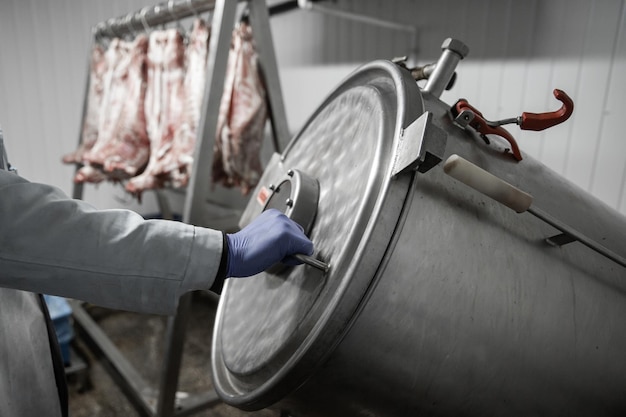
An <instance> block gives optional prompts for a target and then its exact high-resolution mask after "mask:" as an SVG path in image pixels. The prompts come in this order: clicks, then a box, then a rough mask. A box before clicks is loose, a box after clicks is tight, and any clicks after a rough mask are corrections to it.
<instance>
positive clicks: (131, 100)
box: [84, 35, 150, 179]
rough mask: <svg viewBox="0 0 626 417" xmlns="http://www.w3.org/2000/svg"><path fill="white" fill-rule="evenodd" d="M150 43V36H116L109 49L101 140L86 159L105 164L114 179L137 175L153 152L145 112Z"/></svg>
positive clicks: (103, 166)
mask: <svg viewBox="0 0 626 417" xmlns="http://www.w3.org/2000/svg"><path fill="white" fill-rule="evenodd" d="M147 46H148V38H147V37H146V36H145V35H139V36H137V38H135V40H134V41H132V42H127V41H123V40H120V39H113V40H112V41H111V45H110V46H109V49H108V50H107V62H108V63H111V64H112V65H111V68H109V70H108V71H107V76H108V77H109V80H107V82H106V83H105V87H108V88H107V89H106V90H105V94H104V97H103V100H102V108H103V112H102V115H101V117H100V123H99V124H98V140H97V141H96V143H95V144H94V146H93V148H92V149H91V150H90V151H89V152H87V153H86V154H85V156H84V160H85V162H88V163H89V164H91V165H92V166H96V167H102V170H103V171H104V172H105V173H107V175H108V176H109V177H111V178H113V179H121V178H128V177H132V176H133V175H135V174H136V173H137V172H138V171H139V170H140V169H141V168H143V167H144V166H145V164H146V162H147V161H148V157H149V154H150V142H149V140H148V136H147V133H146V120H145V113H144V94H145V72H146V65H145V60H146V50H147ZM109 55H110V56H109Z"/></svg>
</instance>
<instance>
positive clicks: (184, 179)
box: [164, 19, 210, 188]
mask: <svg viewBox="0 0 626 417" xmlns="http://www.w3.org/2000/svg"><path fill="white" fill-rule="evenodd" d="M209 36H210V28H209V27H208V26H207V25H206V23H205V22H204V21H203V20H201V19H196V20H195V21H194V24H193V29H192V31H191V34H190V35H189V43H188V45H187V49H186V51H185V60H186V73H185V82H184V89H185V101H184V109H183V118H182V121H181V124H180V125H179V126H178V128H177V129H176V132H175V134H174V144H173V147H172V150H171V154H172V158H171V163H172V165H171V166H166V167H164V170H165V171H166V172H167V174H166V175H167V176H168V179H169V182H170V184H169V185H171V186H172V187H174V188H178V187H184V186H186V185H187V183H188V182H189V175H190V174H191V166H192V164H193V155H194V151H195V145H196V138H197V134H198V123H199V121H200V111H201V109H202V100H203V97H204V90H205V78H206V60H207V53H208V48H209Z"/></svg>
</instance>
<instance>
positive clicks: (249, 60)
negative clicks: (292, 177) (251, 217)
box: [212, 23, 268, 194]
mask: <svg viewBox="0 0 626 417" xmlns="http://www.w3.org/2000/svg"><path fill="white" fill-rule="evenodd" d="M265 96H266V93H265V87H264V85H263V82H262V79H261V76H260V73H259V68H258V57H257V53H256V51H255V49H254V45H253V39H252V32H251V28H250V26H249V25H248V24H246V23H241V24H239V25H238V27H237V28H236V29H235V31H234V33H233V42H232V45H231V51H230V54H229V57H228V68H227V76H226V82H225V86H224V93H223V96H222V102H221V103H220V113H219V117H218V124H217V137H216V141H215V147H214V156H213V169H212V171H213V173H212V177H213V182H214V183H221V184H222V185H224V186H226V187H234V186H238V187H240V188H241V191H242V193H244V194H247V193H248V192H249V191H250V190H251V189H253V188H254V187H255V185H256V184H257V182H258V180H259V178H260V176H261V174H262V167H261V160H260V153H261V145H262V142H263V135H264V127H265V121H266V119H267V114H268V110H267V102H266V97H265Z"/></svg>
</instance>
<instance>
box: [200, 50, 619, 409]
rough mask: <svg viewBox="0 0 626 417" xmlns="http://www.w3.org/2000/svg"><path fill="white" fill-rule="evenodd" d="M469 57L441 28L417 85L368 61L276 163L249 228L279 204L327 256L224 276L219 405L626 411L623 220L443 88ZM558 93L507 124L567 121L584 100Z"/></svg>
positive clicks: (216, 367)
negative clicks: (441, 38) (552, 102)
mask: <svg viewBox="0 0 626 417" xmlns="http://www.w3.org/2000/svg"><path fill="white" fill-rule="evenodd" d="M465 53H467V50H466V47H465V46H464V45H463V44H462V43H460V42H458V41H454V40H448V41H446V42H445V43H444V53H443V54H442V57H441V58H440V60H439V61H438V62H437V64H436V67H435V70H434V71H432V74H431V75H430V78H429V79H428V81H427V83H426V85H425V87H424V88H423V89H420V88H419V87H418V85H417V83H416V82H415V80H414V78H413V77H412V76H411V73H410V71H408V70H407V69H406V68H403V67H402V66H400V65H398V64H396V63H392V62H389V61H375V62H372V63H370V64H366V65H365V66H363V67H361V68H360V69H359V70H357V71H356V72H354V73H353V74H352V75H351V76H349V77H348V78H347V79H346V80H345V81H344V82H343V83H342V84H341V85H340V86H339V87H338V88H337V89H336V90H335V91H334V92H332V93H331V94H330V96H329V97H328V98H327V99H326V100H325V101H324V103H323V104H322V105H321V106H320V108H319V109H318V110H317V111H316V112H315V113H314V114H313V115H312V117H311V118H310V119H309V121H308V122H307V123H306V124H305V126H304V127H303V128H302V130H301V131H300V132H299V133H298V134H297V135H296V136H295V137H294V139H293V140H292V141H291V143H290V145H289V146H288V147H287V149H285V150H284V152H283V153H282V154H280V155H279V154H276V155H275V156H274V157H273V159H272V160H271V161H270V163H269V164H268V166H267V167H266V169H265V171H264V173H263V176H262V178H261V180H260V182H259V185H258V186H257V187H256V189H255V191H254V194H253V196H252V198H251V200H250V202H249V205H248V207H247V208H246V211H245V212H244V214H243V217H242V219H241V225H244V224H246V223H248V222H249V221H250V220H251V219H253V218H254V217H255V216H257V215H258V214H259V213H260V212H262V211H263V210H264V209H266V208H268V207H273V208H279V209H281V210H283V211H284V212H285V213H287V214H288V215H289V216H291V217H292V218H294V219H296V220H297V221H298V222H299V223H300V224H301V225H302V226H303V227H304V228H305V230H306V231H307V233H308V234H309V236H310V237H311V239H312V240H313V242H314V243H315V246H316V253H315V255H314V256H315V258H317V260H318V261H321V263H322V265H320V264H319V263H318V264H317V266H318V267H315V266H312V265H314V264H315V262H310V261H307V264H305V265H304V266H297V267H283V268H274V269H272V270H271V271H268V272H265V273H262V274H260V275H259V276H257V277H255V278H254V279H247V280H229V282H227V284H226V286H225V288H224V291H223V293H222V296H221V298H220V304H219V308H218V315H217V318H216V324H215V329H214V337H213V351H212V355H213V358H212V362H213V374H214V375H213V377H214V382H215V386H216V389H217V391H218V393H219V395H220V396H221V398H222V399H223V400H224V401H225V402H227V403H228V404H231V405H234V406H236V407H239V408H242V409H245V410H255V409H260V408H264V407H276V408H280V409H282V410H285V411H286V412H288V413H289V414H290V415H293V416H295V417H297V416H327V417H328V416H342V417H346V416H377V417H398V416H528V415H544V416H554V415H587V416H591V415H593V416H597V415H602V416H608V415H612V416H619V415H626V396H625V395H624V389H625V387H626V356H625V355H624V352H626V319H625V317H626V268H625V265H626V261H625V260H624V259H625V256H626V219H625V218H624V217H623V216H622V215H620V214H619V213H618V212H616V211H615V210H613V209H611V208H609V207H608V206H606V205H605V204H603V203H601V202H600V201H598V200H597V199H595V198H594V197H592V196H591V195H589V194H588V193H586V192H584V191H583V190H581V189H580V188H578V187H576V186H574V185H573V184H571V183H570V182H568V181H567V180H565V179H564V178H562V177H561V176H559V175H558V174H556V173H555V172H553V171H551V170H550V169H549V168H548V167H546V166H544V165H542V164H541V163H539V162H538V161H536V160H534V159H533V158H532V157H530V156H528V155H526V154H524V153H523V152H522V151H521V150H519V148H518V147H517V144H516V143H515V141H514V138H513V137H512V135H511V134H509V133H508V132H507V131H506V130H504V128H502V126H501V123H494V122H489V121H488V120H486V119H484V118H483V116H482V114H481V113H480V112H479V111H478V110H476V109H475V108H474V107H472V106H471V105H469V103H467V102H466V101H462V100H461V101H459V102H458V103H456V104H454V105H452V106H451V105H449V104H445V103H443V102H442V101H441V100H440V99H439V96H440V94H441V92H442V91H443V89H444V88H445V87H446V85H447V84H448V83H449V81H450V79H451V76H452V74H453V72H454V70H455V66H456V63H457V62H458V60H459V59H460V58H461V57H462V56H463V55H465ZM556 95H557V98H558V99H559V100H561V101H563V103H564V104H563V106H562V108H561V109H560V110H558V111H557V112H552V113H547V114H529V113H524V114H523V115H522V117H520V118H518V119H515V120H513V121H514V122H517V123H519V124H520V126H521V127H522V128H525V129H533V130H537V129H542V128H545V127H549V126H550V125H552V124H554V123H558V122H561V121H564V120H565V119H566V118H567V117H569V115H570V114H571V112H572V106H573V103H572V102H571V100H570V99H569V98H568V97H567V96H566V95H565V94H564V93H562V92H560V91H557V92H556ZM502 123H504V121H503V122H502ZM485 135H490V139H491V140H489V141H485V140H484V139H485ZM494 135H500V136H501V138H497V137H495V136H494ZM468 185H469V186H468ZM511 208H513V210H511Z"/></svg>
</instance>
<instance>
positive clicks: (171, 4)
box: [167, 0, 185, 33]
mask: <svg viewBox="0 0 626 417" xmlns="http://www.w3.org/2000/svg"><path fill="white" fill-rule="evenodd" d="M173 7H174V0H168V2H167V11H168V12H169V14H170V16H171V17H172V18H173V19H174V20H175V21H176V27H177V28H178V30H179V31H180V32H181V33H185V29H184V28H183V25H181V23H180V20H179V19H178V16H176V14H174V12H173V11H172V8H173Z"/></svg>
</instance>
